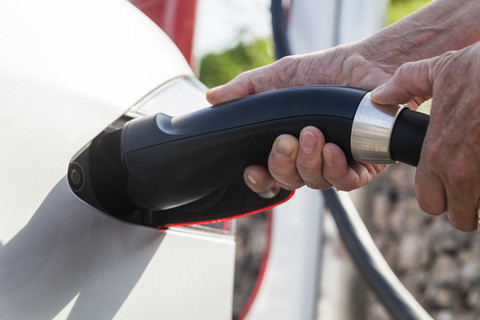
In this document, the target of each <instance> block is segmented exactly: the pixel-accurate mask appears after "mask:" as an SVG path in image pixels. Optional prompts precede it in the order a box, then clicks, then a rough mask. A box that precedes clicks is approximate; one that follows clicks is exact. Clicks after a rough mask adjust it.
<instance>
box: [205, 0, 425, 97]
mask: <svg viewBox="0 0 480 320" xmlns="http://www.w3.org/2000/svg"><path fill="white" fill-rule="evenodd" d="M430 2H432V0H391V1H390V6H389V11H388V13H387V15H388V17H387V22H388V24H391V23H393V22H395V21H397V20H399V19H401V18H403V17H405V16H407V15H408V14H410V13H412V12H414V11H416V10H418V9H420V8H422V7H424V6H426V5H427V4H429V3H430ZM273 61H275V53H274V45H273V40H272V39H271V38H267V39H257V40H254V41H252V42H250V43H244V42H240V43H239V44H237V45H236V46H235V47H233V48H231V49H228V50H226V51H224V52H221V53H210V54H207V55H206V56H204V57H202V58H201V61H200V70H199V79H200V81H202V82H203V83H204V84H205V85H206V86H207V87H209V88H212V87H214V86H218V85H220V84H224V83H226V82H228V81H230V80H231V79H233V78H234V77H235V76H237V75H238V74H239V73H242V72H243V71H246V70H250V69H253V68H257V67H261V66H264V65H266V64H270V63H272V62H273Z"/></svg>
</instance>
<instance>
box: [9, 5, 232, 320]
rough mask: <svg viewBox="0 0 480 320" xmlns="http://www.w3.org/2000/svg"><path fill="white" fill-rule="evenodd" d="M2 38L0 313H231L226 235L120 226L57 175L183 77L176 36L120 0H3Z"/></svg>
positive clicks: (228, 236) (224, 315)
mask: <svg viewBox="0 0 480 320" xmlns="http://www.w3.org/2000/svg"><path fill="white" fill-rule="evenodd" d="M0 42H1V50H0V108H1V111H2V125H1V126H0V147H1V152H0V194H1V196H0V317H1V318H2V319H65V318H68V319H111V318H115V319H159V318H161V319H228V318H230V317H231V304H232V295H233V272H234V252H235V242H234V238H233V235H231V234H229V233H228V232H227V234H224V233H216V232H210V231H208V230H207V231H205V230H204V229H195V228H172V229H169V230H167V231H165V232H160V231H159V230H154V229H151V228H146V227H141V226H136V225H132V224H127V223H124V222H121V221H119V220H116V219H114V218H112V217H110V216H107V215H104V214H102V213H101V212H99V211H98V210H96V209H95V208H93V207H91V206H90V205H88V204H86V203H84V202H83V201H81V200H80V199H79V198H77V197H76V196H75V195H74V194H73V192H72V191H71V190H70V187H69V186H68V183H67V179H66V172H67V166H68V163H69V161H70V159H71V158H72V157H73V156H74V154H75V153H76V152H77V151H79V150H80V149H81V148H82V147H83V146H85V145H86V144H87V143H88V142H89V141H90V140H92V139H93V138H94V137H95V136H96V135H97V134H98V133H100V132H101V131H102V130H104V129H105V128H106V127H107V126H108V125H109V124H110V123H112V122H113V121H115V120H116V119H117V118H119V117H120V116H121V115H122V114H124V113H125V112H127V111H128V110H129V109H130V108H131V107H132V106H133V105H135V103H137V102H138V101H139V100H140V99H142V98H143V97H145V96H146V95H147V94H148V93H150V92H151V91H152V90H154V89H156V88H157V87H159V86H161V85H162V84H164V83H166V82H168V81H170V80H171V79H174V78H178V77H192V71H191V70H190V68H189V66H188V64H187V63H186V62H185V60H184V59H183V57H182V55H181V54H180V52H179V51H178V50H177V48H176V47H175V45H174V44H173V43H172V42H171V41H170V39H168V37H167V36H166V35H165V34H164V33H163V32H162V31H161V30H160V29H159V28H158V27H157V26H156V25H155V24H154V23H153V22H151V21H150V20H149V19H148V18H147V17H146V16H145V15H143V14H142V13H141V12H140V11H139V10H137V9H136V8H135V7H134V6H133V5H131V4H130V3H129V2H127V1H123V0H68V1H67V0H44V1H28V0H18V1H4V2H2V3H1V5H0ZM197 102H198V103H197V104H195V105H185V106H184V107H183V108H180V109H175V110H173V111H172V110H168V111H167V112H169V113H172V112H174V111H177V112H178V113H183V112H188V111H192V110H193V109H194V108H200V107H203V106H205V105H206V102H205V101H197ZM166 107H167V106H166ZM158 111H164V112H165V110H158Z"/></svg>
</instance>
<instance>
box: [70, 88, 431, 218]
mask: <svg viewBox="0 0 480 320" xmlns="http://www.w3.org/2000/svg"><path fill="white" fill-rule="evenodd" d="M365 94H366V91H364V90H359V89H354V88H346V87H328V86H318V87H298V88H290V89H284V90H277V91H273V92H267V93H263V94H258V95H254V96H250V97H247V98H244V99H240V100H236V101H232V102H228V103H225V104H223V105H218V106H213V107H210V108H205V109H202V110H199V111H196V112H193V113H190V114H186V115H182V116H177V117H170V116H168V115H165V114H157V115H154V116H149V117H144V118H139V119H135V120H132V121H129V122H127V124H126V125H125V126H124V127H123V128H122V129H119V130H117V131H113V132H110V133H105V134H102V135H100V136H99V137H97V138H96V139H94V140H93V142H92V144H91V146H90V147H89V148H87V149H86V150H85V151H84V152H83V153H81V154H80V155H79V156H78V157H76V159H74V160H73V161H72V164H71V166H70V169H69V177H73V176H74V175H72V170H74V169H75V170H80V169H81V170H82V172H83V174H84V175H85V176H86V179H85V181H86V182H85V183H84V184H83V186H82V187H81V188H79V186H78V185H77V186H75V185H73V184H72V181H70V182H71V183H70V184H71V185H72V189H73V190H74V191H75V192H76V193H77V195H79V197H81V198H82V199H84V200H85V201H87V202H89V203H91V204H92V205H94V206H96V207H97V208H99V209H101V210H103V211H104V212H106V213H108V214H110V215H113V216H115V217H117V218H120V219H122V220H125V221H129V222H133V223H137V224H143V225H148V226H153V227H165V226H170V225H173V224H193V223H198V222H205V221H212V220H219V219H225V218H229V217H234V216H238V215H242V214H245V213H248V212H253V211H259V210H261V209H264V208H267V207H270V206H272V205H275V204H278V203H280V202H282V201H284V200H286V199H287V198H288V197H289V196H290V195H291V193H292V192H291V191H288V190H283V189H282V190H281V191H280V192H279V193H278V194H277V195H276V196H274V197H273V198H269V199H265V198H262V197H261V196H260V195H258V194H256V193H254V192H253V191H251V190H250V189H249V188H248V187H247V186H246V185H245V183H244V179H243V171H244V169H245V167H247V166H249V165H252V164H259V165H263V166H266V165H267V160H268V156H269V153H270V150H271V147H272V145H273V142H274V140H275V139H276V138H277V137H278V136H279V135H280V134H284V133H287V134H292V135H294V136H297V137H298V135H299V133H300V131H301V130H302V129H303V128H304V127H306V126H315V127H317V128H319V129H320V130H321V131H322V132H323V134H324V136H325V139H326V141H328V142H333V143H335V144H337V145H338V146H340V147H341V148H342V150H343V151H344V152H345V154H346V156H347V158H349V159H352V153H351V150H350V138H351V131H352V123H353V119H354V116H355V113H356V110H357V107H358V105H359V103H360V101H361V100H362V98H363V97H364V95H365ZM403 113H404V112H402V114H403ZM414 116H415V115H414ZM403 118H406V121H407V123H406V124H405V128H406V129H405V130H407V131H408V126H409V124H408V121H409V116H408V114H406V115H405V116H401V117H399V119H398V121H403V120H402V119H403ZM417 125H420V127H422V128H423V127H425V128H426V126H427V125H428V119H427V122H426V123H423V122H422V123H420V124H417ZM402 127H403V125H402ZM421 130H423V129H421ZM397 131H398V130H397ZM399 132H400V133H399V134H398V135H397V134H396V135H395V136H396V137H397V138H398V139H397V138H396V139H397V140H398V141H396V143H398V144H403V142H402V141H403V140H402V136H401V135H402V134H403V129H401V131H399ZM416 139H417V140H419V141H420V142H419V145H420V149H421V143H422V141H423V136H421V137H417V138H416ZM408 143H409V144H411V141H408ZM417 144H418V143H417ZM402 148H403V147H400V148H395V152H396V151H397V149H398V150H399V152H400V153H401V154H403V149H402ZM407 149H408V147H407ZM417 149H418V148H414V150H413V153H418V154H416V155H413V157H417V158H416V159H417V160H416V161H417V162H418V157H419V153H420V151H419V150H420V149H419V150H417ZM408 152H412V150H409V151H408ZM409 157H411V156H409ZM400 158H401V156H400ZM400 158H399V159H398V160H400ZM396 160H397V159H396ZM410 160H411V159H409V161H410ZM410 162H411V161H410ZM413 162H415V160H414V161H413ZM79 168H80V169H79ZM70 180H71V179H70Z"/></svg>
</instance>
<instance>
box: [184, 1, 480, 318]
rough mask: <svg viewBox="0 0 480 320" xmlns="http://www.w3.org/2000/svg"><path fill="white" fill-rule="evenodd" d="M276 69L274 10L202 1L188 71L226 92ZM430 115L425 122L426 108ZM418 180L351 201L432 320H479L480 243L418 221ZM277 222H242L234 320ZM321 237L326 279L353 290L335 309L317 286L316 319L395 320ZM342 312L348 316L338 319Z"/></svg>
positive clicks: (403, 178)
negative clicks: (267, 68)
mask: <svg viewBox="0 0 480 320" xmlns="http://www.w3.org/2000/svg"><path fill="white" fill-rule="evenodd" d="M430 2H431V1H429V0H391V1H389V2H388V9H387V10H386V13H385V17H383V19H384V24H385V25H388V24H391V23H394V22H395V21H397V20H398V19H401V18H403V17H405V16H406V15H408V14H410V13H412V12H414V11H415V10H418V9H420V8H422V7H423V6H425V5H427V4H428V3H430ZM273 61H275V48H274V41H273V37H272V31H271V17H270V1H269V0H228V1H226V0H198V2H197V14H196V21H195V37H194V43H193V49H192V57H191V59H190V63H191V65H192V67H193V69H194V70H195V72H196V73H197V75H198V77H199V79H200V80H201V81H202V82H203V83H204V84H205V85H206V86H208V87H214V86H217V85H220V84H223V83H226V82H228V81H229V80H231V79H232V78H234V77H235V76H236V75H238V74H239V73H241V72H243V71H246V70H250V69H252V68H257V67H260V66H263V65H266V64H269V63H272V62H273ZM424 110H427V112H428V105H427V107H425V109H424ZM414 175H415V169H414V168H412V167H409V166H407V165H403V164H397V165H391V166H390V167H389V168H387V169H386V170H385V171H384V172H383V173H382V174H381V175H380V176H379V177H378V178H377V179H376V180H375V181H374V182H373V183H371V184H369V185H368V186H366V187H365V188H363V190H360V192H359V193H357V196H356V195H355V193H353V194H352V196H353V198H354V200H355V198H357V199H359V200H357V204H358V206H357V208H358V209H359V211H361V212H360V213H361V215H362V217H363V219H364V221H365V222H366V224H367V227H368V228H369V231H370V233H371V234H372V237H373V238H374V241H375V243H376V244H377V246H378V247H379V249H380V251H381V252H382V253H383V255H384V256H385V258H386V260H387V261H388V263H389V265H390V266H391V268H392V269H393V270H394V272H395V273H396V274H397V276H398V277H399V279H400V280H401V281H402V283H403V284H404V285H405V286H406V287H407V289H408V290H410V292H411V293H412V294H413V295H414V297H415V298H416V299H418V300H419V302H420V303H421V305H422V306H423V307H424V308H425V309H426V310H427V311H428V312H429V313H430V314H431V315H432V317H433V318H434V319H440V320H450V319H460V320H470V319H472V320H473V319H478V314H479V312H480V272H479V271H478V270H480V241H479V240H480V236H479V234H478V233H477V232H473V233H463V232H460V231H457V230H455V229H454V228H453V227H452V226H451V225H450V223H449V222H448V219H447V217H446V216H445V215H443V216H437V217H432V216H429V215H427V214H425V213H424V212H421V210H420V209H419V208H418V205H417V203H416V201H415V194H414ZM358 194H360V196H358ZM270 218H271V216H270V213H268V212H266V213H262V214H257V215H253V216H250V217H245V218H241V219H238V220H237V222H236V223H237V254H236V270H235V292H234V306H233V308H234V318H237V317H238V316H240V317H241V318H242V316H243V315H242V310H244V308H245V305H246V304H248V300H249V298H250V296H251V295H252V292H253V291H254V287H255V284H256V281H257V277H258V275H259V272H261V269H262V263H263V262H264V258H265V256H266V254H267V251H268V242H269V238H268V237H269V227H270V226H269V219H270ZM324 229H325V231H324V232H323V233H322V237H323V240H322V243H323V248H322V254H323V255H324V259H323V261H324V262H323V265H322V273H323V278H322V279H325V278H328V277H329V276H330V275H331V276H332V277H333V278H335V277H337V278H340V279H345V282H348V284H341V285H336V289H335V290H337V291H338V293H337V295H338V296H341V297H342V298H338V297H337V298H334V299H332V298H331V296H329V297H327V295H324V293H325V290H331V289H329V288H327V289H325V288H322V285H320V284H319V285H318V290H319V294H318V300H319V301H318V306H317V310H316V314H317V317H318V318H319V319H371V320H376V319H378V320H380V319H390V316H389V315H388V313H387V312H386V311H385V309H384V308H383V306H382V305H381V304H380V303H379V302H378V299H377V298H376V297H375V295H374V294H373V293H372V292H371V291H370V290H369V289H368V287H367V286H365V284H364V283H363V281H362V279H361V278H360V277H359V275H358V274H356V271H355V268H353V266H352V264H351V262H350V261H349V257H348V254H347V253H346V251H345V249H344V248H343V245H342V243H341V241H340V240H339V238H338V233H337V231H336V227H335V225H334V223H333V221H332V219H331V218H329V217H328V214H327V215H326V216H325V222H324ZM335 273H337V275H334V274H335ZM338 273H341V274H340V275H338ZM346 274H348V275H347V276H345V275H346ZM345 297H347V298H345ZM342 299H343V300H342ZM339 300H342V301H340V302H339ZM346 303H347V304H346ZM345 307H346V308H347V309H348V308H349V309H351V310H347V311H345V310H343V311H342V310H339V309H343V308H345ZM339 315H340V316H339Z"/></svg>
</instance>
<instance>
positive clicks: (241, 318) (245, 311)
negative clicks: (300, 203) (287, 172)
mask: <svg viewBox="0 0 480 320" xmlns="http://www.w3.org/2000/svg"><path fill="white" fill-rule="evenodd" d="M272 229H273V210H270V211H269V212H268V213H267V243H266V246H265V253H264V254H263V260H262V265H261V266H260V270H259V271H258V275H257V279H256V281H255V285H254V287H253V290H252V293H251V294H250V297H249V298H248V301H247V303H246V304H245V307H243V310H242V313H240V315H239V316H238V318H237V319H236V320H244V319H245V317H246V316H247V314H248V312H249V311H250V309H251V308H252V305H253V302H254V301H255V298H256V297H257V294H258V292H259V291H260V286H261V285H262V282H263V277H264V276H265V271H266V269H267V263H268V258H269V256H270V247H271V244H272Z"/></svg>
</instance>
